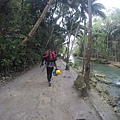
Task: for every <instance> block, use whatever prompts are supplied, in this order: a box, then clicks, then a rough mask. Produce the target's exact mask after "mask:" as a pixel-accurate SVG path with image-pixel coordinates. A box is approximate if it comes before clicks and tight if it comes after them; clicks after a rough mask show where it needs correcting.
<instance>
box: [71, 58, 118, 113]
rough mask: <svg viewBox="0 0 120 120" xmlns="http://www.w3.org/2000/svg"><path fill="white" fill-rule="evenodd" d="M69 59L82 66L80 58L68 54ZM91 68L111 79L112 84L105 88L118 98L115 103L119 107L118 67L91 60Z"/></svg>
mask: <svg viewBox="0 0 120 120" xmlns="http://www.w3.org/2000/svg"><path fill="white" fill-rule="evenodd" d="M70 61H71V62H73V63H74V64H77V65H78V66H82V63H83V61H82V60H81V59H77V58H73V57H72V56H70ZM91 70H95V71H97V72H98V73H100V74H103V75H105V76H106V77H107V78H109V79H110V80H112V82H113V84H111V85H109V86H108V87H107V90H108V92H109V94H110V95H111V96H113V97H117V98H119V100H118V102H117V104H118V107H119V109H120V68H117V67H110V66H108V65H104V64H98V63H95V62H91ZM119 112H120V111H119Z"/></svg>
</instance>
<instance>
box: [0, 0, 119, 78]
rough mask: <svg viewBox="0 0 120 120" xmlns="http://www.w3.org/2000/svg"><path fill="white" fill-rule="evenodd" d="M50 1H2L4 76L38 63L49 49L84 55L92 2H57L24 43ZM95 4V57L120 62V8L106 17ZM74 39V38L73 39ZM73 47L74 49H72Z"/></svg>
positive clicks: (0, 35)
mask: <svg viewBox="0 0 120 120" xmlns="http://www.w3.org/2000/svg"><path fill="white" fill-rule="evenodd" d="M47 2H48V0H0V68H1V69H0V74H1V76H2V75H5V74H8V73H10V72H14V71H21V70H23V69H25V68H28V67H29V66H30V65H33V64H36V63H37V62H39V61H40V56H41V54H42V53H43V52H44V51H45V49H48V48H51V47H52V48H53V49H54V50H56V51H57V52H58V53H63V54H65V53H66V50H68V51H69V52H70V53H71V51H72V50H73V49H74V52H76V53H78V54H79V55H80V56H83V48H84V46H86V44H87V39H88V38H87V36H88V20H87V18H88V0H54V1H53V3H52V5H50V7H49V9H48V11H47V13H46V15H45V17H44V19H43V20H42V22H41V24H40V26H39V27H38V29H37V31H36V33H35V34H34V35H33V36H32V38H31V39H30V40H29V41H28V42H27V43H26V44H22V41H23V39H24V38H25V37H26V36H27V35H28V33H29V31H30V30H31V29H32V28H33V26H34V24H35V23H36V21H37V20H38V18H39V17H40V15H41V14H42V12H43V10H44V8H45V6H46V5H47ZM91 2H92V15H93V28H92V29H93V36H92V57H96V58H105V59H107V60H113V61H120V49H119V48H120V9H114V10H112V11H109V12H108V13H109V14H107V15H105V12H103V11H102V10H103V9H105V8H104V6H103V5H102V4H100V3H97V0H91ZM73 36H74V39H70V38H71V37H73ZM70 44H72V45H70ZM70 46H72V49H69V47H70ZM74 46H76V47H74ZM86 47H87V46H86ZM66 48H68V49H66Z"/></svg>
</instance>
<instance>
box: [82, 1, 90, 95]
mask: <svg viewBox="0 0 120 120" xmlns="http://www.w3.org/2000/svg"><path fill="white" fill-rule="evenodd" d="M88 15H89V28H88V47H87V48H88V49H87V55H86V66H85V75H84V82H85V87H84V89H83V91H82V93H81V96H82V97H86V96H87V95H88V93H87V91H88V89H89V88H90V78H89V75H90V58H91V43H92V10H91V0H88Z"/></svg>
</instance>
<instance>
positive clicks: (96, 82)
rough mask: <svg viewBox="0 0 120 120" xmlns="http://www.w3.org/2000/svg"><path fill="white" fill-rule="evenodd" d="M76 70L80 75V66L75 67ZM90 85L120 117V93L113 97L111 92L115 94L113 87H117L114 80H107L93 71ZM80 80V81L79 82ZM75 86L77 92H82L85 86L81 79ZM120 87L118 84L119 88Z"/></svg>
mask: <svg viewBox="0 0 120 120" xmlns="http://www.w3.org/2000/svg"><path fill="white" fill-rule="evenodd" d="M74 69H75V70H76V71H77V73H78V74H81V71H82V68H81V67H80V66H79V67H78V66H74ZM90 78H91V79H90V85H91V88H92V89H94V90H95V91H96V92H97V94H98V95H99V96H100V98H101V99H102V100H103V101H105V102H106V103H107V104H109V105H110V106H111V107H112V108H113V110H114V112H115V113H116V114H117V115H118V116H119V117H120V92H119V91H117V93H114V94H115V96H113V95H111V92H114V90H113V89H112V87H114V86H115V84H114V83H113V80H111V79H109V78H107V77H106V76H105V75H104V74H101V73H98V72H97V71H92V72H91V75H90ZM79 79H80V81H79ZM79 79H78V80H77V81H76V83H75V85H76V87H77V90H82V87H83V86H84V85H83V82H84V81H83V78H79ZM119 86H120V85H119V84H118V87H119Z"/></svg>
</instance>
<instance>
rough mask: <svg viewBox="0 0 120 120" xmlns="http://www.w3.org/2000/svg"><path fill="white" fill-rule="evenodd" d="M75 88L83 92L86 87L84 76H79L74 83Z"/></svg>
mask: <svg viewBox="0 0 120 120" xmlns="http://www.w3.org/2000/svg"><path fill="white" fill-rule="evenodd" d="M74 86H75V88H76V89H77V90H79V91H82V89H83V87H84V76H83V75H78V76H77V78H76V80H75V81H74Z"/></svg>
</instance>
